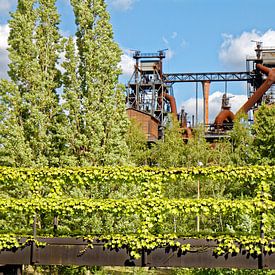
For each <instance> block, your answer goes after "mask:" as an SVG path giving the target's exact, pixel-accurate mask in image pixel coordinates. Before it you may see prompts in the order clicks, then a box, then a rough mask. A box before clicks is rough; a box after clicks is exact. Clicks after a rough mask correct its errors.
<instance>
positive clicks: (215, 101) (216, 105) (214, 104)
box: [181, 91, 247, 123]
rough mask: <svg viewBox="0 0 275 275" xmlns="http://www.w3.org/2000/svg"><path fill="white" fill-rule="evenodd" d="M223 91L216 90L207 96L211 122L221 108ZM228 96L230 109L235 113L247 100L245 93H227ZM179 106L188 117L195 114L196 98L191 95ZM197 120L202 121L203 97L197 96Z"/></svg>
mask: <svg viewBox="0 0 275 275" xmlns="http://www.w3.org/2000/svg"><path fill="white" fill-rule="evenodd" d="M222 95H223V93H222V92H220V91H216V92H214V93H213V94H211V95H210V96H209V122H210V123H212V122H214V120H215V117H216V116H217V115H218V113H219V112H220V110H221V103H222ZM228 96H229V97H231V98H230V105H231V111H232V112H233V113H236V112H237V110H239V108H240V107H241V106H242V105H243V104H244V103H245V102H246V101H247V96H246V95H233V94H230V93H228ZM181 106H182V107H183V108H184V110H185V112H187V113H188V117H189V119H191V118H192V115H194V116H195V115H196V98H194V97H192V98H189V99H188V100H185V101H183V102H182V104H181ZM198 120H199V122H202V121H203V98H198Z"/></svg>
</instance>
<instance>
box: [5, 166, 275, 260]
mask: <svg viewBox="0 0 275 275" xmlns="http://www.w3.org/2000/svg"><path fill="white" fill-rule="evenodd" d="M274 178H275V169H274V167H271V166H250V167H208V168H198V167H195V168H189V169H187V168H179V169H170V170H168V169H160V168H149V167H144V168H140V167H92V168H75V169H53V168H52V169H26V168H24V169H23V168H22V169H14V168H7V167H1V168H0V188H1V197H2V198H1V201H0V212H1V219H0V225H1V227H0V228H1V233H2V234H7V233H13V234H15V235H14V236H32V224H33V217H34V215H36V217H37V233H38V235H39V236H52V235H53V234H55V235H56V234H57V235H58V236H81V237H83V238H85V239H87V240H90V241H91V242H92V240H93V238H95V237H97V238H99V239H101V240H104V241H106V246H108V247H117V248H122V247H128V248H130V249H131V251H132V252H131V254H132V256H134V257H138V256H139V253H140V251H141V249H143V248H147V249H154V248H155V247H160V246H162V247H163V246H173V247H176V248H178V249H181V250H182V251H185V250H189V249H190V245H188V243H187V244H186V243H184V244H182V243H180V242H178V241H177V239H178V238H180V237H181V238H182V237H183V238H190V237H198V236H204V237H205V238H208V239H215V240H217V241H218V243H219V244H218V247H217V250H216V253H217V254H223V253H225V252H229V253H238V252H240V251H241V249H243V250H246V251H249V253H251V254H253V253H254V254H255V253H256V254H259V253H260V252H261V250H260V246H261V245H264V247H265V248H264V249H265V251H266V252H270V253H272V252H274V243H273V242H272V241H271V240H272V239H273V238H274V233H275V232H274V225H275V221H274V209H275V202H274ZM208 181H210V182H211V184H214V185H215V183H216V182H220V183H221V182H222V183H223V184H224V185H226V187H225V188H224V190H225V191H224V194H223V195H224V196H222V197H217V196H212V197H211V196H210V195H208V196H207V198H204V197H201V198H200V199H197V198H193V197H192V196H191V197H190V194H188V191H186V190H185V189H184V188H183V189H177V188H178V186H179V185H182V186H184V185H185V184H187V183H188V182H193V183H198V182H199V183H200V185H201V186H202V187H203V185H204V184H207V182H208ZM167 186H168V187H169V188H167ZM173 189H174V190H181V191H178V192H174V193H178V194H177V196H174V195H173V194H174V193H173V192H172V191H173ZM246 189H249V190H248V191H246V192H244V191H241V190H246ZM171 192H172V195H171ZM197 216H200V220H201V231H200V232H199V235H198V233H197V232H196V231H195V229H196V222H195V217H197ZM54 217H58V220H59V226H58V230H57V232H54V231H53V226H52V224H53V218H54ZM260 221H261V222H262V224H263V230H264V232H265V239H260V238H259V224H260ZM14 238H15V237H14ZM5 239H8V238H7V235H4V237H3V238H2V248H5V247H6V246H5ZM10 243H15V244H16V242H15V241H14V242H11V240H10V238H9V239H8V242H7V247H10ZM247 247H248V248H249V249H247Z"/></svg>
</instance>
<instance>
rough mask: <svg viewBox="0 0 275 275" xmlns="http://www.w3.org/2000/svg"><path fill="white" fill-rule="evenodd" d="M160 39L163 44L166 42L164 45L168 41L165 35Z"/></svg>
mask: <svg viewBox="0 0 275 275" xmlns="http://www.w3.org/2000/svg"><path fill="white" fill-rule="evenodd" d="M162 41H163V42H164V44H166V45H168V44H169V41H168V39H167V38H166V37H165V36H163V37H162Z"/></svg>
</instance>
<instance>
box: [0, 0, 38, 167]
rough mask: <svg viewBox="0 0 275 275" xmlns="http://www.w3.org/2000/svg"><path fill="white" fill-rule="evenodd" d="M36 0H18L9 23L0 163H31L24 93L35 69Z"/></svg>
mask: <svg viewBox="0 0 275 275" xmlns="http://www.w3.org/2000/svg"><path fill="white" fill-rule="evenodd" d="M34 3H35V0H19V1H18V6H17V10H16V11H15V12H14V13H13V14H12V15H11V20H10V22H9V26H10V29H11V30H10V35H9V40H8V42H9V58H10V60H11V62H10V64H9V67H10V70H9V76H10V79H11V81H7V80H1V85H0V144H1V146H0V164H1V165H7V166H31V165H33V161H32V160H33V155H32V150H31V148H30V145H29V142H28V140H27V139H26V136H25V128H24V123H25V118H26V115H27V113H28V108H27V106H26V102H25V101H24V96H25V95H26V93H28V91H29V90H30V89H31V87H32V83H33V80H34V79H35V75H34V73H35V72H36V70H37V68H38V67H37V62H36V50H35V45H34V43H33V33H34V29H35V24H36V12H35V10H34Z"/></svg>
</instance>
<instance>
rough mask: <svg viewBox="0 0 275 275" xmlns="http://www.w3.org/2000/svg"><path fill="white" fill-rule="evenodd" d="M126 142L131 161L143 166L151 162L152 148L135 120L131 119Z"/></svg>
mask: <svg viewBox="0 0 275 275" xmlns="http://www.w3.org/2000/svg"><path fill="white" fill-rule="evenodd" d="M126 142H127V146H128V149H129V162H130V163H131V164H133V165H137V166H142V165H149V164H150V149H149V148H148V142H147V139H146V136H145V134H144V133H143V131H142V130H141V125H139V124H138V123H137V122H136V121H135V120H133V119H132V120H130V124H129V127H128V132H127V136H126Z"/></svg>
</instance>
